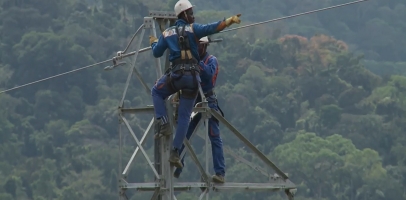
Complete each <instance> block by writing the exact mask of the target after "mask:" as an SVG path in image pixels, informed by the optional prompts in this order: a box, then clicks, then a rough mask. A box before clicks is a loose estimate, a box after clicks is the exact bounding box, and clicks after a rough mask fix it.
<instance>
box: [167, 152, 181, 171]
mask: <svg viewBox="0 0 406 200" xmlns="http://www.w3.org/2000/svg"><path fill="white" fill-rule="evenodd" d="M169 162H170V163H171V164H172V165H174V166H175V167H177V168H182V167H183V165H182V162H181V161H180V156H179V152H178V150H177V149H172V150H171V155H170V156H169Z"/></svg>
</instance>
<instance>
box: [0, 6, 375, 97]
mask: <svg viewBox="0 0 406 200" xmlns="http://www.w3.org/2000/svg"><path fill="white" fill-rule="evenodd" d="M364 1H368V0H358V1H353V2H349V3H344V4H339V5H335V6H330V7H326V8H321V9H317V10H312V11H307V12H303V13H299V14H294V15H289V16H286V17H280V18H276V19H271V20H267V21H263V22H257V23H253V24H248V25H244V26H239V27H236V28H231V29H227V30H223V31H221V32H220V33H225V32H229V31H234V30H238V29H243V28H248V27H251V26H256V25H261V24H266V23H271V22H275V21H280V20H284V19H289V18H293V17H298V16H302V15H307V14H312V13H316V12H321V11H325V10H330V9H334V8H339V7H343V6H348V5H351V4H356V3H361V2H364ZM143 27H144V24H142V25H141V26H140V27H139V28H138V30H137V31H136V32H135V34H134V35H133V37H132V38H131V40H130V42H129V43H128V45H127V47H126V48H125V50H124V51H119V52H117V56H116V57H114V58H112V59H108V60H105V61H102V62H98V63H95V64H92V65H88V66H85V67H81V68H78V69H74V70H71V71H68V72H64V73H61V74H57V75H55V76H51V77H48V78H44V79H41V80H37V81H34V82H30V83H27V84H24V85H20V86H17V87H13V88H10V89H7V90H3V91H1V92H0V94H2V93H5V92H9V91H12V90H16V89H19V88H22V87H26V86H29V85H33V84H36V83H40V82H43V81H46V80H49V79H53V78H57V77H59V76H63V75H66V74H70V73H73V72H77V71H81V70H84V69H87V68H90V67H94V66H97V65H101V64H104V63H107V62H111V61H113V63H114V65H113V66H109V67H106V68H105V69H106V70H109V69H113V68H115V67H116V66H118V65H120V64H123V63H118V64H116V61H117V60H118V59H122V58H124V57H128V56H131V55H134V54H135V53H136V52H137V51H134V52H130V53H128V54H125V52H126V51H127V50H128V48H129V46H130V44H131V43H132V41H133V40H134V38H135V36H136V35H137V34H138V32H139V31H140V30H141V28H143ZM150 49H151V47H147V48H143V49H140V50H139V53H141V52H144V51H148V50H150Z"/></svg>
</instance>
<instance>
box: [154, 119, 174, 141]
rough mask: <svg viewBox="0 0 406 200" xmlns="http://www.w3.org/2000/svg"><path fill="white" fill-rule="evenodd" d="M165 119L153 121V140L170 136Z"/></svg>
mask: <svg viewBox="0 0 406 200" xmlns="http://www.w3.org/2000/svg"><path fill="white" fill-rule="evenodd" d="M164 119H166V118H160V119H157V120H156V121H155V139H159V138H161V137H163V136H168V135H171V134H172V129H171V127H170V124H169V122H168V121H167V120H164Z"/></svg>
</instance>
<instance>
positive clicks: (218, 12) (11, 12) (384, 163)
mask: <svg viewBox="0 0 406 200" xmlns="http://www.w3.org/2000/svg"><path fill="white" fill-rule="evenodd" d="M191 2H192V4H193V5H195V8H194V11H195V15H196V22H198V23H208V22H213V21H218V20H222V19H224V18H225V17H230V16H231V15H235V14H238V13H241V14H242V16H241V20H242V23H241V24H240V25H247V24H250V23H254V22H260V21H264V20H269V19H273V18H278V17H283V16H288V15H292V14H297V13H300V12H305V11H310V10H314V9H320V8H323V7H327V6H333V5H337V4H341V3H347V2H350V0H346V1H344V0H335V1H332V0H328V1H326V0H300V1H299V0H285V1H280V0H235V1H231V0H224V1H218V0H206V1H197V0H194V1H193V0H191ZM175 3H176V0H169V1H159V0H131V1H130V0H86V1H79V0H35V1H28V0H0V90H1V91H3V90H6V89H9V88H12V87H15V86H19V85H23V84H26V83H29V82H32V81H36V80H39V79H43V78H47V77H49V76H53V75H56V74H59V73H63V72H66V71H69V70H73V69H78V68H80V67H83V66H86V65H90V64H93V63H96V62H101V61H104V60H107V59H111V58H112V57H113V56H115V55H116V52H117V51H121V50H123V49H124V48H125V47H126V45H127V44H128V42H129V41H130V39H131V37H132V35H133V34H134V33H135V31H136V30H137V29H138V27H139V26H140V25H141V24H142V23H143V17H145V16H148V13H149V11H150V10H159V11H172V10H173V6H174V4H175ZM404 19H406V2H405V1H404V0H391V1H378V0H369V1H366V2H363V3H359V4H354V5H350V6H346V7H342V8H337V9H332V10H327V11H323V12H319V13H313V14H309V15H304V16H299V17H295V18H291V19H286V20H281V21H277V22H275V23H269V24H264V25H260V26H253V27H249V28H246V29H239V30H237V31H232V32H231V31H230V32H227V33H220V34H216V35H213V36H212V38H213V39H215V38H222V39H223V42H221V43H215V44H211V45H210V46H209V47H208V52H209V53H211V54H213V55H215V56H216V57H217V58H218V61H219V64H220V72H219V76H218V79H217V86H216V94H217V96H218V100H219V105H220V107H221V108H222V110H223V111H224V114H225V118H226V119H227V120H228V121H229V122H231V123H232V124H233V125H234V126H235V127H236V128H237V129H238V130H239V131H240V132H241V133H242V134H243V135H244V136H245V137H247V138H248V139H249V140H250V141H251V142H252V143H253V144H254V145H255V146H256V147H257V148H259V149H260V150H261V151H262V152H264V154H266V155H267V156H268V158H270V159H271V160H272V161H273V162H274V163H275V164H276V165H277V166H278V167H280V168H281V169H282V171H284V172H286V173H288V174H289V177H290V180H291V181H292V182H294V183H295V184H296V185H297V187H298V190H297V193H296V197H295V199H296V200H384V199H385V200H386V199H387V200H395V199H396V200H397V199H406V189H405V188H406V154H405V152H406V135H405V131H406V48H405V46H406V37H405V32H406V22H405V20H404ZM233 27H237V26H233ZM233 27H232V28H233ZM148 35H149V31H146V34H145V36H144V38H139V37H136V38H135V40H136V41H138V40H140V39H143V42H142V47H148V46H149V42H148V39H147V38H148ZM158 35H159V32H158ZM131 48H132V50H134V45H133V46H132V47H131ZM130 50H131V49H130ZM163 61H164V60H163V59H161V62H163ZM128 62H131V60H129V61H128ZM154 64H155V62H154V59H153V56H152V53H151V51H147V52H144V53H140V55H139V56H138V59H137V62H136V68H137V70H138V71H139V72H140V73H141V74H142V76H143V78H144V80H146V81H147V82H148V84H149V86H150V87H151V86H152V85H153V84H154V83H155V80H156V78H157V77H156V74H155V66H154ZM107 65H111V63H108V64H106V65H100V66H95V67H92V68H88V69H85V70H82V71H80V72H76V73H72V74H69V75H64V76H60V77H57V78H54V79H50V80H47V81H43V82H40V83H37V84H32V85H29V86H26V87H22V88H19V89H16V90H13V91H10V92H6V93H2V94H0V200H71V199H94V200H110V199H118V178H119V173H121V172H118V168H119V160H118V154H119V142H118V140H119V137H118V129H119V125H118V117H117V106H118V105H119V101H120V99H121V97H122V94H123V91H124V85H125V82H126V79H127V76H128V73H129V70H130V65H125V66H120V67H117V68H115V69H114V70H111V71H104V70H103V68H104V67H106V66H107ZM151 104H152V98H151V95H150V94H149V93H147V92H145V89H144V88H143V86H142V84H141V83H140V82H139V81H138V80H136V79H135V78H133V79H132V81H131V84H130V87H129V91H128V95H127V98H126V100H125V106H126V107H144V106H147V105H151ZM152 117H153V116H152V114H151V115H148V114H146V115H131V116H130V117H129V118H127V119H128V120H129V122H130V123H131V125H132V128H133V130H134V131H135V132H136V134H137V136H139V137H141V135H142V134H143V132H144V131H145V129H146V128H147V126H148V124H149V122H150V120H151V118H152ZM221 131H222V132H221V134H222V137H223V142H224V145H225V146H227V147H229V148H231V149H232V150H233V151H234V152H236V153H238V154H239V155H240V156H242V157H244V158H245V159H247V160H249V161H251V162H253V163H256V164H257V165H258V166H261V167H263V168H265V166H264V164H263V163H262V162H260V160H259V159H258V158H257V157H256V156H254V155H253V153H252V152H251V151H250V150H249V149H248V148H246V147H245V146H244V145H243V143H242V142H239V140H238V139H237V138H236V137H235V136H234V135H233V134H232V133H231V132H230V131H228V130H227V129H226V127H225V126H222V125H221ZM192 144H193V145H194V146H193V147H194V150H195V151H196V152H197V153H198V157H199V158H200V159H202V160H203V159H204V158H205V154H204V141H203V140H201V139H199V138H197V137H196V138H195V139H194V140H193V143H192ZM124 145H125V148H124V149H123V151H124V158H125V159H124V162H125V163H124V162H123V164H126V161H127V160H128V159H129V157H130V156H131V154H132V153H133V151H134V148H135V145H136V144H135V142H134V140H133V138H132V137H131V135H130V134H126V135H125V137H124ZM144 147H145V149H146V150H147V153H148V154H149V155H151V157H152V156H153V136H152V135H150V137H149V138H147V142H146V144H145V145H144ZM225 156H226V177H225V178H226V182H266V181H267V178H266V177H264V176H263V175H262V174H260V173H258V172H256V171H254V170H252V169H251V168H250V167H249V166H247V165H246V164H244V163H241V162H238V161H237V160H236V159H234V158H233V157H231V156H230V155H228V154H225ZM127 158H128V159H127ZM209 166H210V167H211V166H212V164H211V163H210V164H209ZM266 169H267V170H269V173H271V174H273V173H274V172H273V171H272V170H271V169H268V168H266ZM199 178H200V174H199V173H198V172H197V170H196V167H195V165H194V164H193V162H192V160H191V159H190V157H189V156H187V157H186V167H185V169H184V171H183V173H182V175H181V177H180V180H179V181H185V180H188V181H198V180H199ZM191 179H193V180H191ZM128 181H130V182H144V181H145V182H152V181H153V174H152V173H151V170H150V169H149V166H148V164H147V162H146V161H145V159H144V158H143V156H141V155H138V156H137V158H136V162H135V163H134V164H133V166H132V168H131V171H130V174H129V177H128ZM198 191H200V190H198V189H197V190H196V191H195V192H193V191H190V192H183V193H180V194H178V195H177V198H178V199H181V200H189V199H190V200H191V199H196V198H197V197H198V195H199V193H198ZM151 194H152V193H140V192H135V191H131V190H128V191H127V196H128V198H129V199H131V200H139V199H149V198H150V195H151ZM210 197H211V199H214V200H246V199H260V200H282V199H287V197H286V195H285V194H284V193H283V192H277V193H269V192H268V193H265V192H256V193H254V192H245V193H241V192H227V193H213V192H211V193H210Z"/></svg>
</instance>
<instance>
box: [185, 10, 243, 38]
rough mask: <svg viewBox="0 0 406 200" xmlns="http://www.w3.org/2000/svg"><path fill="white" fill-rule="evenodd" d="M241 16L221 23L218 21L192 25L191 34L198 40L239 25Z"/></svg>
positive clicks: (235, 16)
mask: <svg viewBox="0 0 406 200" xmlns="http://www.w3.org/2000/svg"><path fill="white" fill-rule="evenodd" d="M240 16H241V14H238V15H234V16H232V17H229V18H227V19H225V20H223V21H218V22H214V23H210V24H204V25H203V24H192V28H193V32H194V33H195V35H196V37H197V38H198V39H200V38H202V37H205V36H208V35H212V34H215V33H218V32H220V31H222V30H224V29H225V28H226V27H229V26H230V25H231V24H239V23H240V22H241V20H240Z"/></svg>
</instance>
